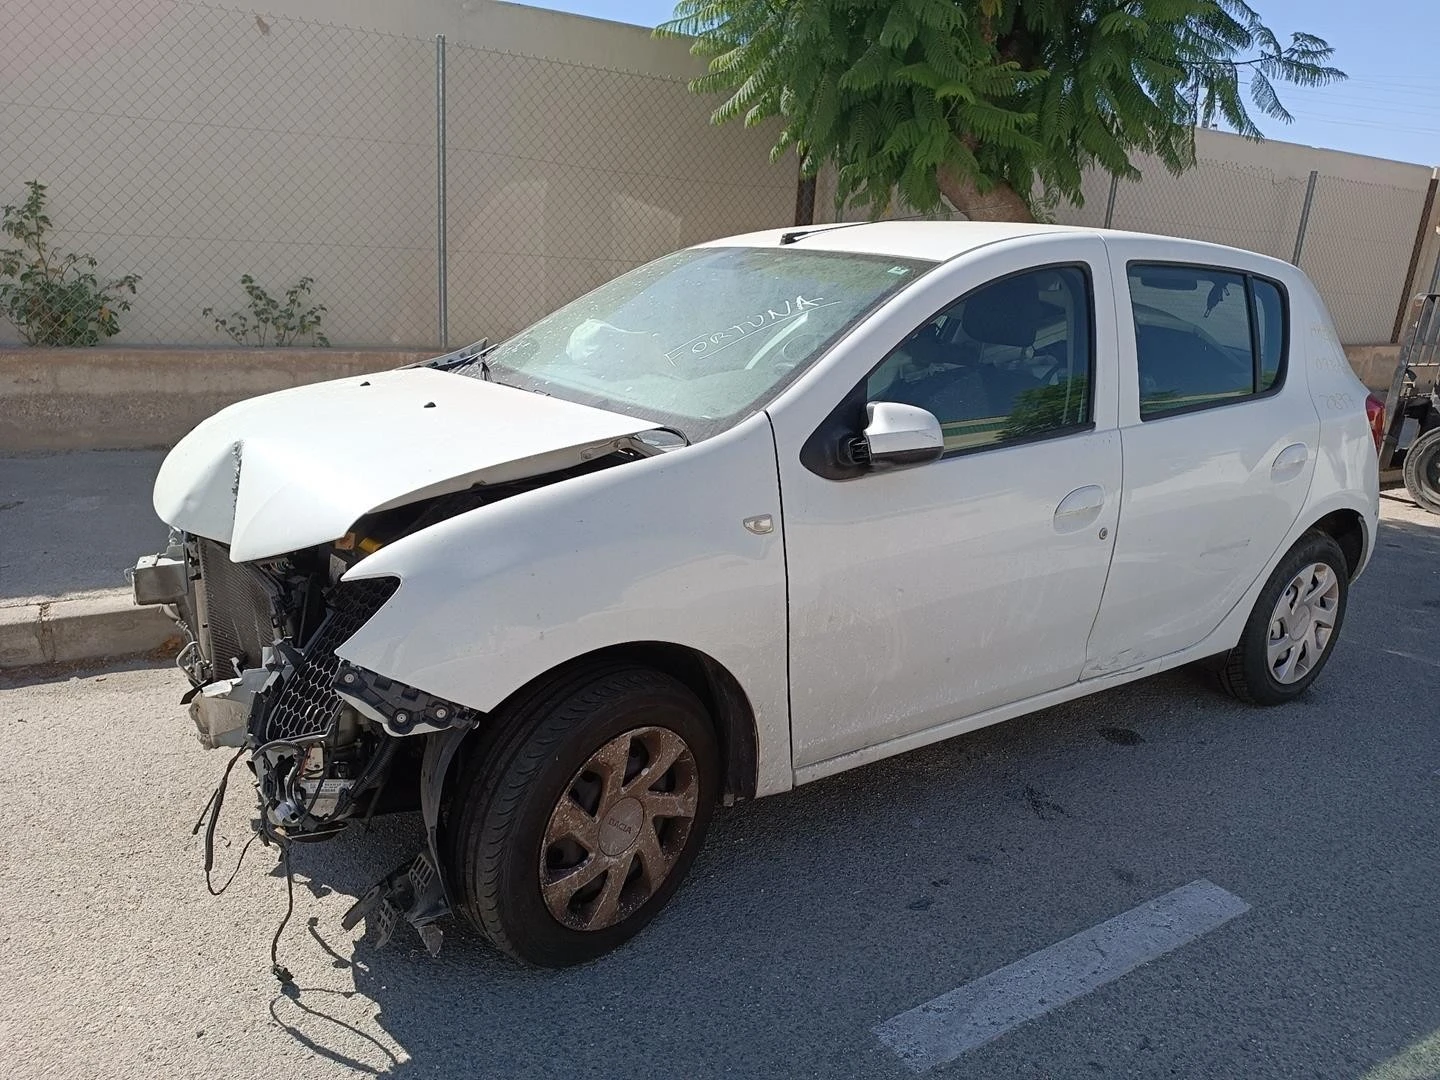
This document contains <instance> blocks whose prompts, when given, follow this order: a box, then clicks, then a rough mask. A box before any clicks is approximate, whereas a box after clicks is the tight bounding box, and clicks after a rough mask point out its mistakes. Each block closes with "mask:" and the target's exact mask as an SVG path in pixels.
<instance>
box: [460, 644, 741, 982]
mask: <svg viewBox="0 0 1440 1080" xmlns="http://www.w3.org/2000/svg"><path fill="white" fill-rule="evenodd" d="M497 719H498V721H499V722H500V723H501V724H503V725H504V727H503V731H502V734H501V735H500V736H499V737H498V738H496V739H495V740H494V741H493V742H492V743H491V744H490V745H489V746H488V747H487V748H486V749H485V752H484V753H483V754H480V755H477V757H476V759H475V760H474V761H473V762H472V764H471V766H470V767H469V768H467V770H466V771H465V773H464V774H462V776H460V777H459V778H458V784H457V788H456V790H455V792H454V795H453V796H452V799H453V800H454V801H452V804H451V808H450V814H449V818H448V832H449V834H450V835H449V847H450V862H451V866H450V867H449V871H450V880H451V883H452V888H453V889H455V890H456V891H457V893H458V896H457V900H458V903H457V908H458V910H459V911H460V912H461V913H463V914H464V915H465V916H466V917H467V918H468V919H469V921H470V922H471V923H472V924H474V925H475V926H476V928H478V929H479V930H480V931H481V933H483V934H484V935H485V936H486V937H487V938H489V939H490V940H491V941H492V942H493V943H494V944H495V945H496V946H497V947H498V948H500V949H501V950H503V951H504V952H506V953H509V954H510V955H511V956H513V957H515V958H516V959H519V960H522V961H525V962H527V963H531V964H536V965H540V966H542V967H563V966H566V965H569V964H576V963H581V962H584V961H586V960H591V959H594V958H595V957H597V956H600V955H602V954H603V953H606V952H609V951H610V950H611V949H614V948H616V947H617V946H619V945H620V944H622V943H623V942H625V941H627V940H629V939H630V938H631V937H633V936H634V935H635V934H636V933H638V932H639V931H640V929H641V928H643V927H644V926H645V924H646V923H648V922H649V921H650V920H651V919H652V918H654V916H655V915H656V914H657V913H658V912H659V911H660V909H661V908H663V907H664V906H665V904H666V902H667V901H669V899H670V897H671V896H672V895H673V894H674V892H675V890H676V889H677V888H678V887H679V885H680V882H681V880H682V879H683V878H684V876H685V873H686V871H687V870H688V869H689V867H690V864H691V862H693V861H694V858H695V855H696V853H697V852H698V851H699V849H700V845H701V843H702V842H703V840H704V837H705V832H706V829H707V828H708V826H709V822H710V816H711V812H712V810H713V808H714V804H715V799H716V795H717V792H718V784H719V754H718V751H717V747H716V740H715V734H714V730H713V728H712V726H711V722H710V718H709V716H708V715H707V714H706V711H705V707H704V706H703V705H702V704H701V703H700V701H699V700H698V699H697V698H696V697H695V695H694V694H693V693H691V692H690V690H689V689H688V688H687V687H686V686H685V685H684V684H682V683H680V682H679V681H677V680H675V679H673V678H671V677H670V676H668V675H664V674H662V673H660V672H658V671H653V670H650V669H647V668H641V667H634V666H628V665H627V666H623V667H620V666H615V665H606V666H603V667H591V668H589V669H587V670H583V671H579V672H575V673H572V674H571V675H569V676H568V677H565V678H563V679H561V680H560V681H558V682H555V683H553V684H551V685H550V686H548V687H545V688H542V689H541V690H539V691H537V692H535V693H532V694H530V695H528V696H527V698H526V699H525V700H523V701H521V702H518V703H517V705H516V706H515V707H514V708H513V709H511V710H509V711H508V715H506V716H504V717H499V718H497Z"/></svg>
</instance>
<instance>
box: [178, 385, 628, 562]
mask: <svg viewBox="0 0 1440 1080" xmlns="http://www.w3.org/2000/svg"><path fill="white" fill-rule="evenodd" d="M654 426H655V425H654V424H653V423H650V422H649V421H646V420H637V419H636V418H634V417H632V416H624V415H621V414H620V413H613V412H607V411H605V410H604V409H596V408H591V407H590V406H588V405H578V404H575V403H574V402H570V401H562V400H560V399H558V398H553V397H544V396H542V395H539V394H532V393H527V392H526V391H524V390H516V389H513V388H511V387H508V386H502V385H499V384H498V383H489V382H484V381H482V380H479V379H473V378H467V377H465V376H461V375H456V374H453V373H446V372H442V371H436V370H434V369H431V368H402V369H400V370H398V371H387V372H382V373H380V374H376V375H365V376H358V377H356V378H351V379H339V380H336V381H334V382H325V383H316V384H314V385H311V386H302V387H297V388H295V389H293V390H282V391H280V392H279V393H275V394H266V395H264V396H263V397H258V398H252V399H250V400H249V401H242V402H240V403H239V404H237V405H231V406H230V407H229V408H227V409H222V410H221V411H220V412H218V413H216V414H215V415H214V416H212V417H210V419H208V420H206V421H204V422H203V423H201V424H200V425H199V426H198V427H197V428H195V430H194V431H192V432H191V433H190V434H189V435H187V436H185V438H183V439H181V440H180V442H179V444H178V445H176V447H175V449H174V450H172V451H171V452H170V455H169V456H168V457H167V458H166V459H165V463H164V464H163V465H162V466H161V467H160V475H159V477H158V478H157V479H156V481H155V512H156V513H157V514H159V515H160V518H161V520H163V521H164V522H165V523H166V524H168V525H173V526H175V527H177V528H181V529H184V530H185V531H186V532H190V533H194V534H195V535H197V536H205V537H209V538H210V539H212V540H220V541H223V542H225V543H228V544H229V545H230V555H231V558H233V559H234V560H235V561H236V562H244V561H246V560H249V559H263V558H268V557H271V556H274V555H281V554H284V553H285V552H289V551H295V550H298V549H300V548H305V547H311V546H313V545H315V544H323V543H326V542H328V541H331V540H336V539H338V538H339V537H341V536H344V535H345V533H346V532H347V531H348V530H349V528H350V526H351V525H353V524H354V523H355V522H356V521H357V520H359V519H360V518H361V517H363V516H364V515H365V514H367V513H369V512H371V511H373V510H381V509H387V508H389V507H393V506H403V505H404V504H406V503H409V502H414V501H417V500H419V499H422V498H426V497H428V496H432V495H440V494H444V493H446V492H450V491H460V490H462V489H464V488H467V487H469V486H470V485H472V484H474V483H477V482H484V483H500V482H503V481H506V480H515V479H519V478H522V477H527V476H536V475H539V474H541V473H546V472H551V471H553V470H556V469H563V468H566V467H567V466H570V465H574V464H577V463H579V462H580V461H584V460H587V459H588V458H591V457H594V456H595V455H596V454H597V453H604V452H606V451H608V450H609V449H610V448H612V447H613V446H614V445H615V444H616V442H617V441H618V440H620V439H623V438H625V437H627V436H630V435H635V434H638V433H640V432H642V431H648V430H650V429H652V428H653V427H654Z"/></svg>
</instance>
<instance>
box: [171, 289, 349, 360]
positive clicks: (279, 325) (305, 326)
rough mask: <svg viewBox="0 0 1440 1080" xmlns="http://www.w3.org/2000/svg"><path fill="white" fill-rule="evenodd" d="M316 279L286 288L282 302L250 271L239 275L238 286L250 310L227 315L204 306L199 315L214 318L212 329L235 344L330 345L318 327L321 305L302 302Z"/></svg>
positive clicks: (306, 298)
mask: <svg viewBox="0 0 1440 1080" xmlns="http://www.w3.org/2000/svg"><path fill="white" fill-rule="evenodd" d="M314 284H315V279H314V278H311V277H302V278H301V279H300V280H299V281H297V282H296V283H295V284H294V285H292V286H290V288H288V289H286V290H285V302H284V303H283V304H282V303H281V302H280V301H279V300H276V299H275V298H274V297H273V296H271V295H270V294H269V293H268V292H266V291H265V290H264V289H263V288H262V287H261V286H259V285H257V284H255V278H254V276H253V275H251V274H242V275H241V276H240V287H241V288H242V289H244V290H245V295H246V296H247V297H248V298H249V305H248V306H249V309H250V310H249V311H248V312H247V311H232V312H231V313H230V314H229V315H228V316H219V315H216V314H215V309H214V308H208V307H207V308H205V309H204V310H203V311H202V312H201V313H200V314H202V315H204V316H205V317H206V318H207V319H214V320H215V329H216V330H219V331H221V332H222V333H226V334H229V335H230V336H231V337H232V338H233V339H234V340H235V343H236V344H237V345H257V346H265V345H273V346H281V345H293V344H294V343H295V342H296V341H299V340H300V339H302V338H309V339H310V344H312V345H329V344H330V339H329V338H327V337H326V336H325V334H324V332H323V331H322V330H321V329H320V319H321V317H322V315H323V314H324V311H325V305H324V304H312V305H310V306H309V307H306V306H305V305H306V304H308V303H309V301H310V286H312V285H314Z"/></svg>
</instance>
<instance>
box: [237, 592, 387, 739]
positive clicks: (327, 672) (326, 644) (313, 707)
mask: <svg viewBox="0 0 1440 1080" xmlns="http://www.w3.org/2000/svg"><path fill="white" fill-rule="evenodd" d="M399 587H400V581H399V579H397V578H371V579H368V580H365V581H354V582H349V583H347V584H343V585H340V586H338V587H337V588H336V589H335V591H334V592H333V593H332V594H331V596H330V610H329V612H328V613H327V614H326V616H325V621H324V622H322V623H321V624H320V628H319V629H318V630H316V631H315V636H314V637H312V638H311V639H310V643H309V644H308V645H307V646H306V648H305V658H304V659H303V660H302V661H301V662H300V664H299V666H298V667H297V668H296V669H295V671H294V672H293V673H292V674H291V675H290V678H289V679H287V680H286V681H285V685H284V686H283V687H281V689H280V696H279V697H278V698H277V699H276V701H275V704H274V706H273V707H272V708H271V709H270V710H269V712H268V713H267V714H266V716H265V719H264V721H263V730H262V731H261V732H260V733H259V734H260V739H261V741H262V742H269V741H270V740H272V739H297V738H300V737H302V736H305V735H319V734H321V733H323V732H324V731H325V730H326V729H327V728H329V726H330V724H331V722H332V721H333V720H334V719H335V717H336V715H337V714H338V713H339V712H340V707H341V704H342V703H341V701H340V699H339V697H337V696H336V694H335V691H334V690H332V689H331V687H332V686H333V685H334V683H335V675H336V673H337V672H338V671H339V670H340V658H339V657H338V656H336V655H335V650H336V649H337V648H339V647H340V646H341V645H342V644H344V643H345V640H346V639H347V638H349V637H350V636H351V635H352V634H354V633H355V631H357V630H359V629H360V627H362V626H364V625H365V623H367V622H368V621H369V620H370V617H371V616H372V615H374V614H375V613H376V612H377V611H379V610H380V606H381V605H382V604H384V603H385V601H386V600H389V599H390V597H392V596H394V595H395V590H396V589H398V588H399Z"/></svg>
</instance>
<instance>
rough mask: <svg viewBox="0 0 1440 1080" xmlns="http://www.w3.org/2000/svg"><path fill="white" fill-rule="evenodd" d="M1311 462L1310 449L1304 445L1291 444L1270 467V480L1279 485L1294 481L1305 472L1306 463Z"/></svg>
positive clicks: (1277, 455)
mask: <svg viewBox="0 0 1440 1080" xmlns="http://www.w3.org/2000/svg"><path fill="white" fill-rule="evenodd" d="M1308 460H1310V448H1309V447H1308V446H1306V445H1305V444H1304V443H1298V442H1297V443H1291V444H1290V445H1289V446H1287V447H1285V449H1284V450H1281V451H1280V453H1278V454H1276V455H1275V461H1274V464H1272V465H1271V466H1270V479H1271V480H1273V481H1275V483H1277V484H1283V483H1285V482H1286V481H1287V480H1294V479H1295V478H1296V477H1297V476H1299V475H1300V474H1301V473H1303V472H1304V471H1305V462H1307V461H1308Z"/></svg>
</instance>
